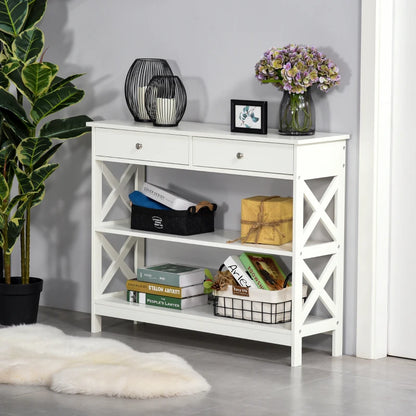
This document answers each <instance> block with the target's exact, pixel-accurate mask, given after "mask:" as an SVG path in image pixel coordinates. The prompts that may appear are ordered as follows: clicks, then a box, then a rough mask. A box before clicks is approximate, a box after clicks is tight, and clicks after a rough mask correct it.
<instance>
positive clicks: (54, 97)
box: [30, 87, 84, 124]
mask: <svg viewBox="0 0 416 416" xmlns="http://www.w3.org/2000/svg"><path fill="white" fill-rule="evenodd" d="M83 96H84V91H82V90H78V89H76V88H73V87H64V88H61V89H59V90H57V91H53V92H51V93H48V94H45V95H43V96H42V97H40V98H39V99H37V100H36V101H35V103H34V105H33V108H32V111H31V113H30V114H31V116H32V119H33V121H34V122H35V123H36V124H38V123H39V121H40V120H42V119H43V118H44V117H46V116H48V115H49V114H52V113H55V112H57V111H59V110H62V109H63V108H66V107H69V106H70V105H72V104H75V103H77V102H78V101H80V100H81V99H82V97H83Z"/></svg>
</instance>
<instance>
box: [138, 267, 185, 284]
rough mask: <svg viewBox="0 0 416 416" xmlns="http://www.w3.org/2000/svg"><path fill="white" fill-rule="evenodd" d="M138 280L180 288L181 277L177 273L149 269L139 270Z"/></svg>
mask: <svg viewBox="0 0 416 416" xmlns="http://www.w3.org/2000/svg"><path fill="white" fill-rule="evenodd" d="M137 280H141V281H142V282H148V283H159V284H162V285H168V286H175V287H178V286H179V284H180V276H179V275H177V274H175V273H167V272H161V271H155V270H149V269H137Z"/></svg>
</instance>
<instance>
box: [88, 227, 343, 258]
mask: <svg viewBox="0 0 416 416" xmlns="http://www.w3.org/2000/svg"><path fill="white" fill-rule="evenodd" d="M95 231H96V232H101V233H107V234H115V235H124V236H132V237H137V238H146V239H150V240H161V241H170V242H176V243H181V244H192V245H198V246H205V247H217V248H224V249H227V250H239V251H249V252H252V253H263V254H271V255H276V256H286V257H292V255H293V249H292V243H286V244H283V245H281V246H274V245H267V244H248V243H245V244H242V243H241V242H240V241H235V240H237V239H238V238H239V237H240V231H235V230H222V229H218V230H215V231H214V232H212V233H203V234H194V235H187V236H182V235H174V234H165V233H157V232H151V231H141V230H135V229H132V228H130V219H123V220H115V221H104V222H101V223H98V224H96V226H95ZM228 241H234V242H232V243H229V242H228ZM337 250H338V246H337V244H336V243H335V242H325V241H313V240H312V241H308V242H307V244H306V245H305V247H304V248H303V251H302V253H300V256H301V257H302V258H305V259H307V258H313V257H319V256H324V255H328V254H334V253H336V252H337Z"/></svg>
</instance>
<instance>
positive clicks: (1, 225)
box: [0, 215, 6, 247]
mask: <svg viewBox="0 0 416 416" xmlns="http://www.w3.org/2000/svg"><path fill="white" fill-rule="evenodd" d="M5 223H6V222H5V221H4V218H3V215H0V230H2V229H3V228H4V224H5ZM2 238H3V235H2V234H1V233H0V247H3V245H2V244H1V241H4V240H2Z"/></svg>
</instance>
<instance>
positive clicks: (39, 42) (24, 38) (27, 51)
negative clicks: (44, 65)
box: [12, 27, 44, 63]
mask: <svg viewBox="0 0 416 416" xmlns="http://www.w3.org/2000/svg"><path fill="white" fill-rule="evenodd" d="M43 44H44V36H43V32H42V31H41V30H40V29H38V28H36V27H34V28H32V29H28V30H25V31H24V32H22V33H21V34H20V35H19V36H18V37H17V38H16V39H15V41H14V42H13V45H12V50H13V53H14V55H15V56H17V57H18V58H19V59H20V60H21V61H22V62H23V63H26V62H29V63H31V62H34V61H36V60H37V59H38V57H39V56H40V54H41V53H42V50H43Z"/></svg>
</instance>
